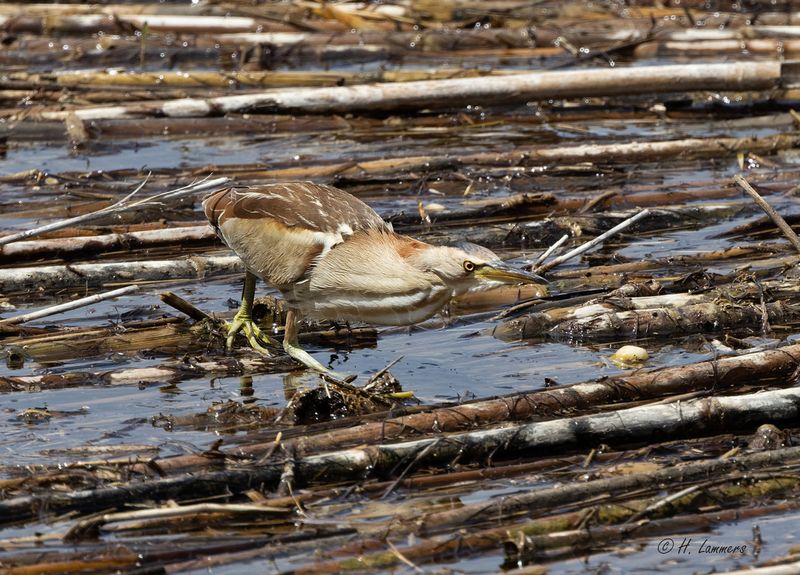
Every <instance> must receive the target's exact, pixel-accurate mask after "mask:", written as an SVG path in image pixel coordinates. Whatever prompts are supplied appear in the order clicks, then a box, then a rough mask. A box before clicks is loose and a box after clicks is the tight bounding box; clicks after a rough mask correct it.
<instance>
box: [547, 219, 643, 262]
mask: <svg viewBox="0 0 800 575" xmlns="http://www.w3.org/2000/svg"><path fill="white" fill-rule="evenodd" d="M649 214H650V210H646V209H645V210H642V211H641V212H639V213H638V214H636V215H635V216H632V217H630V218H628V219H627V220H625V221H624V222H620V223H619V224H617V225H616V226H614V227H613V228H611V229H610V230H608V231H607V232H605V233H602V234H600V235H599V236H597V237H596V238H594V239H593V240H589V241H588V242H586V243H585V244H582V245H580V246H578V247H577V248H575V249H574V250H572V251H571V252H567V253H565V254H564V255H563V256H558V257H557V258H553V259H552V260H550V261H549V262H547V263H546V264H542V265H540V266H539V267H538V268H535V269H534V270H533V271H534V272H536V273H542V272H546V271H547V270H550V269H552V268H554V267H556V266H558V265H561V264H563V263H564V262H565V261H567V260H571V259H572V258H574V257H575V256H579V255H581V254H582V253H583V252H587V251H589V250H590V249H592V248H593V247H594V246H596V245H597V244H600V243H602V242H604V241H605V240H607V239H608V238H610V237H611V236H613V235H614V234H616V233H617V232H620V231H622V230H624V229H625V228H627V227H628V226H630V225H631V224H634V223H636V222H637V221H639V220H641V219H642V218H643V217H645V216H647V215H649Z"/></svg>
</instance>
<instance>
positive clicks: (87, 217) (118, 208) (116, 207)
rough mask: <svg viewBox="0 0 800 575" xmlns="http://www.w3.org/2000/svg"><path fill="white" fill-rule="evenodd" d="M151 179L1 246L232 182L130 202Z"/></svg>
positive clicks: (220, 180) (199, 185) (0, 239)
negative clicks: (91, 209)
mask: <svg viewBox="0 0 800 575" xmlns="http://www.w3.org/2000/svg"><path fill="white" fill-rule="evenodd" d="M149 177H150V176H149V174H148V177H147V178H145V180H144V181H143V182H142V183H141V184H139V185H138V186H136V189H134V190H133V191H132V192H131V193H130V194H128V195H127V196H125V197H124V198H122V199H121V200H119V201H118V202H116V203H114V204H112V205H110V206H106V207H105V208H102V209H99V210H97V211H95V212H91V213H88V214H83V215H80V216H75V217H74V218H69V219H66V220H59V221H57V222H52V223H50V224H46V225H44V226H39V227H38V228H33V229H30V230H25V231H22V232H19V233H16V234H11V235H8V236H3V237H0V246H4V245H6V244H10V243H11V242H16V241H19V240H23V239H26V238H30V237H33V236H38V235H40V234H43V233H45V232H52V231H54V230H60V229H63V228H68V227H70V226H74V225H75V224H79V223H84V222H87V221H91V220H95V219H97V218H100V217H102V216H107V215H109V214H116V213H119V212H124V211H127V210H131V209H133V208H140V207H142V206H151V205H161V203H162V202H161V201H162V200H172V199H175V198H177V197H180V196H185V195H189V194H193V193H196V192H200V191H204V190H208V189H210V188H216V187H218V186H221V185H223V184H226V183H227V182H229V181H230V178H214V179H213V180H210V179H209V177H210V176H208V177H206V178H204V179H202V180H200V181H199V182H196V183H192V184H189V185H187V186H183V187H182V188H176V189H174V190H167V191H166V192H161V193H158V194H154V195H152V196H147V197H146V198H142V199H140V200H137V201H135V202H132V201H130V200H131V198H132V197H133V196H135V195H136V194H137V193H138V192H139V191H141V189H142V188H143V187H144V185H145V184H146V183H147V179H148V178H149Z"/></svg>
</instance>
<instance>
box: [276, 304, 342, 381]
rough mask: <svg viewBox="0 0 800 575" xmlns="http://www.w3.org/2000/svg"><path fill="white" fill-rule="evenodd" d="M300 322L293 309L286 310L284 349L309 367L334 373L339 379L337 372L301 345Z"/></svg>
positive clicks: (322, 371) (321, 371)
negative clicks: (299, 335)
mask: <svg viewBox="0 0 800 575" xmlns="http://www.w3.org/2000/svg"><path fill="white" fill-rule="evenodd" d="M299 323H300V322H299V318H298V317H297V314H296V313H295V312H294V311H293V310H289V311H288V312H286V327H285V329H284V330H283V349H285V350H286V353H288V354H289V356H290V357H292V358H294V359H296V360H297V361H299V362H300V363H302V364H303V365H305V366H306V367H308V368H309V369H313V370H314V371H318V372H320V373H325V374H328V375H333V376H334V377H336V378H337V379H338V374H335V373H334V372H333V371H331V370H330V369H328V368H327V367H325V366H324V365H322V364H321V363H320V362H318V361H317V360H316V359H314V358H313V357H311V356H310V355H309V354H308V352H306V351H305V350H304V349H302V348H301V347H300V343H299V342H298V341H297V330H298V324H299Z"/></svg>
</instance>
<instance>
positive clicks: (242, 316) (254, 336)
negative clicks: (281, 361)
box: [225, 272, 279, 355]
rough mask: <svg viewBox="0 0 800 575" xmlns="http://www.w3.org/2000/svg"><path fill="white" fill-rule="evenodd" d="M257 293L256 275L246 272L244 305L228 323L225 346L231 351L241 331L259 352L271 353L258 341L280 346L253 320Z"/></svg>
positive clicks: (243, 291)
mask: <svg viewBox="0 0 800 575" xmlns="http://www.w3.org/2000/svg"><path fill="white" fill-rule="evenodd" d="M255 294H256V276H254V275H253V274H251V273H250V272H246V273H245V276H244V289H243V290H242V305H240V306H239V311H237V312H236V315H235V316H233V321H232V322H231V323H229V324H228V337H227V339H226V340H225V347H226V348H227V349H228V351H230V350H231V349H233V340H234V338H235V337H236V334H237V333H238V332H239V331H241V332H242V333H244V336H245V337H246V338H247V341H248V343H250V345H251V347H252V348H253V349H254V350H256V351H257V352H259V353H263V354H265V355H269V354H270V352H269V350H268V349H267V348H265V347H264V346H262V345H261V343H260V342H259V341H258V340H259V339H260V340H261V341H266V342H268V343H269V344H270V345H274V346H276V347H277V346H278V345H279V344H278V342H277V341H275V340H274V339H272V338H271V337H269V336H268V335H267V334H265V333H264V332H263V331H261V329H260V328H259V327H258V326H257V325H256V324H255V322H254V321H253V315H252V313H253V299H254V298H255Z"/></svg>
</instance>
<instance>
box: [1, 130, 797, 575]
mask: <svg viewBox="0 0 800 575" xmlns="http://www.w3.org/2000/svg"><path fill="white" fill-rule="evenodd" d="M584 127H585V128H586V130H588V131H589V132H590V136H589V139H591V140H593V141H602V142H615V141H629V140H631V139H635V138H641V139H659V138H664V137H667V136H669V137H688V136H707V135H708V133H709V130H710V129H711V131H712V132H714V129H713V128H714V126H713V125H711V124H709V123H708V122H696V123H691V122H684V123H683V124H682V125H681V126H680V129H678V130H675V129H673V126H670V125H668V124H660V123H652V122H651V123H644V124H634V125H630V124H625V123H624V122H619V123H617V124H614V123H611V122H607V121H606V122H602V123H600V124H598V125H592V124H591V123H586V124H585V126H584ZM785 130H786V128H785V127H781V126H776V127H774V128H758V129H752V128H744V129H740V130H738V131H731V130H727V131H724V130H721V129H720V131H724V133H725V135H729V136H742V137H744V136H765V135H771V134H774V133H781V132H782V131H785ZM512 132H513V137H507V136H512ZM543 132H551V133H554V134H555V137H556V138H557V139H558V140H559V141H564V142H565V143H566V142H570V141H571V142H573V143H574V142H581V141H584V140H586V139H587V138H586V136H582V135H580V134H577V133H575V131H574V130H564V129H562V128H561V127H559V126H553V127H549V126H534V127H530V128H523V129H519V126H516V127H515V126H512V125H509V126H506V127H502V128H497V127H491V128H486V129H485V130H471V131H467V130H465V131H463V133H458V132H456V133H455V134H449V135H447V136H439V135H437V134H436V133H435V132H431V133H429V134H425V133H419V134H415V137H414V138H393V137H387V138H385V139H383V140H381V141H378V142H376V141H369V140H366V139H362V138H360V137H358V136H353V137H349V136H348V135H347V134H330V135H323V136H313V137H312V136H308V135H303V134H299V135H287V136H285V137H282V138H280V139H278V138H274V139H272V138H264V139H254V138H250V137H226V138H224V139H223V140H219V141H214V140H208V139H176V138H162V139H157V140H153V141H147V142H134V141H124V140H122V141H116V142H113V143H112V144H109V145H100V144H92V145H91V147H90V149H89V151H80V152H70V151H69V150H68V149H67V147H66V146H65V145H64V143H63V142H56V143H53V144H50V145H48V144H42V143H36V144H29V143H15V144H14V145H12V146H11V147H10V148H9V150H8V153H7V155H6V156H5V158H3V159H0V175H3V174H12V173H17V172H20V171H23V170H29V169H38V170H42V171H46V172H50V173H58V172H69V171H78V172H83V171H90V170H91V171H96V170H104V171H106V170H116V169H123V168H135V169H140V170H143V171H146V169H147V168H148V167H151V168H156V167H158V168H176V167H187V168H188V167H200V166H204V165H207V164H218V165H224V164H229V163H236V164H242V163H255V164H263V165H270V164H272V163H278V162H291V161H293V160H294V161H296V162H297V163H298V164H302V163H303V162H310V163H313V162H325V161H336V160H340V159H342V158H356V159H359V158H363V157H390V156H392V155H413V154H424V153H438V152H440V151H441V149H442V146H448V148H446V149H450V150H454V151H457V152H458V153H460V154H464V153H470V152H485V151H490V150H504V149H508V148H510V147H513V146H514V145H523V144H526V143H535V142H536V141H537V140H536V137H537V134H541V133H543ZM715 133H716V132H715ZM295 158H297V159H296V160H295ZM737 170H738V166H737V165H736V160H735V159H734V158H726V159H725V160H723V161H719V162H713V161H708V162H689V163H685V164H681V165H680V166H676V167H675V168H674V169H673V170H669V169H665V170H663V171H661V172H659V173H657V174H653V175H652V178H653V180H655V181H664V182H667V184H669V185H674V186H675V187H676V188H680V186H681V185H682V184H685V183H688V182H693V181H696V180H701V179H707V180H720V181H721V180H724V179H728V178H730V176H731V175H732V174H733V173H735V172H736V171H737ZM649 176H650V175H649V174H647V173H642V174H641V177H642V180H645V181H646V180H647V178H648V177H649ZM531 183H532V184H535V183H536V180H535V177H534V178H532V179H531ZM596 183H597V188H596V189H597V191H598V192H600V191H602V190H603V187H604V183H605V181H604V180H603V178H602V177H600V176H598V178H597V180H596ZM508 191H509V188H508V186H507V185H506V182H504V181H503V180H500V181H498V182H497V183H496V185H495V186H494V188H493V193H494V194H497V195H500V194H503V193H508ZM29 192H30V190H29V189H27V188H24V187H22V186H17V185H10V184H9V185H2V186H0V200H1V201H11V200H13V201H17V200H19V201H24V200H25V199H27V195H28V194H29ZM421 197H422V199H424V200H425V201H448V200H449V201H451V202H453V203H456V202H457V201H458V200H460V198H445V199H444V200H440V198H439V197H438V196H437V195H436V194H435V193H431V192H430V191H428V193H426V194H425V195H423V196H421ZM412 199H415V198H413V196H412V197H411V198H409V197H405V198H402V199H400V200H396V199H394V198H393V197H392V195H391V194H390V193H387V194H384V195H381V196H380V197H379V198H377V200H376V201H374V202H373V205H375V206H376V207H377V208H378V209H380V210H381V211H382V212H390V211H393V210H401V209H405V210H411V211H412V212H413V211H414V210H415V209H416V205H415V202H414V201H412ZM775 205H776V207H791V206H793V205H795V202H794V201H793V199H791V198H785V199H783V200H781V201H778V202H777V203H776V204H775ZM755 217H758V216H757V215H755V213H754V212H753V211H752V209H745V210H743V211H742V212H741V213H740V214H738V215H737V216H735V217H731V218H729V219H727V220H723V221H720V222H718V223H715V224H714V225H710V226H703V225H702V223H701V224H699V226H698V227H700V228H701V229H699V230H698V229H696V228H688V229H676V230H671V231H667V232H662V233H659V234H656V235H641V236H640V237H635V236H627V237H626V236H623V238H620V239H615V240H614V241H613V242H610V244H609V245H610V247H606V248H603V249H613V250H614V251H616V252H617V253H618V254H619V255H620V256H624V257H626V258H631V259H634V260H635V259H640V258H645V257H648V258H649V257H652V258H663V257H668V256H671V255H685V254H692V253H698V252H703V251H708V250H714V249H722V248H725V247H730V246H731V245H733V244H734V243H735V242H733V241H732V240H729V239H725V238H722V239H713V238H712V236H714V235H716V234H719V233H721V232H723V231H726V230H728V229H730V228H731V227H733V226H735V225H739V224H741V223H743V222H745V221H749V220H751V219H754V218H755ZM31 223H32V222H31V221H30V220H27V219H20V218H15V217H14V214H13V212H12V213H8V214H6V215H5V216H3V218H2V219H0V225H2V227H3V228H23V227H25V226H28V225H31ZM208 253H209V254H210V253H223V252H222V251H220V250H219V249H218V248H213V249H209V250H208ZM537 254H538V250H536V249H528V250H519V249H514V250H509V251H508V252H507V255H513V256H515V257H516V258H517V259H516V261H517V262H520V263H521V262H524V261H526V260H529V259H531V258H533V257H535V256H536V255H537ZM578 265H580V264H578V263H577V262H573V263H571V264H569V265H567V266H565V268H566V269H569V268H570V267H575V266H578ZM734 265H738V264H731V265H730V266H729V265H727V264H721V265H720V267H719V268H714V271H719V272H728V271H730V269H732V266H734ZM554 287H555V288H556V289H577V288H579V287H580V285H579V282H574V283H573V284H567V283H565V284H563V285H562V284H559V285H556V286H554ZM168 288H169V289H171V290H172V291H174V292H175V293H177V294H178V295H181V296H183V297H185V298H187V299H189V300H190V301H192V302H194V303H196V304H197V305H199V306H200V307H202V308H203V309H204V310H206V311H209V312H227V311H229V310H230V309H231V306H230V302H229V300H238V298H239V297H240V290H241V280H240V279H239V278H229V279H214V280H210V281H204V282H184V283H177V284H175V283H171V284H169V286H168ZM163 289H164V288H163V286H154V287H143V288H142V290H141V291H140V292H139V293H137V294H136V295H133V296H126V297H123V298H120V299H118V300H116V301H113V302H106V303H101V304H97V305H94V306H91V307H89V308H86V309H82V310H78V311H75V312H70V313H66V314H62V315H59V316H56V317H52V318H47V319H44V320H40V321H37V322H32V323H31V325H38V326H47V325H54V324H58V325H72V326H89V325H108V324H111V323H114V322H118V321H119V320H120V319H121V317H122V314H125V313H134V312H139V313H137V315H138V316H141V317H142V318H147V317H159V316H160V315H162V314H163V313H170V314H171V313H173V311H172V310H171V309H169V308H165V307H164V306H163V304H161V302H160V300H159V298H158V293H159V292H160V291H162V290H163ZM264 293H268V291H267V290H266V289H264V286H259V294H264ZM51 299H52V298H47V299H46V301H43V299H42V298H36V299H35V300H29V301H25V300H19V299H15V300H13V303H15V304H17V305H18V306H19V309H20V310H22V309H28V308H30V309H36V308H38V307H43V306H45V305H49V304H51V303H53V302H52V301H50V300H51ZM446 323H448V325H444V324H443V323H442V322H436V323H435V324H429V325H427V326H426V327H416V328H411V329H408V330H398V329H387V330H382V331H381V333H380V335H379V337H378V340H377V345H376V346H375V347H374V348H359V349H353V350H348V349H331V348H325V347H313V346H310V347H309V351H311V352H312V353H313V354H314V356H315V357H316V358H318V359H319V360H320V361H322V362H323V363H325V364H328V365H330V366H331V367H332V368H333V369H335V370H336V371H339V372H345V373H353V374H357V375H358V376H359V381H363V380H365V379H366V378H367V377H368V376H369V375H370V374H371V373H374V372H375V371H376V370H378V369H380V368H382V367H384V366H385V365H386V364H388V363H389V362H390V361H392V360H394V359H396V358H397V357H398V356H403V359H402V360H401V361H400V362H399V363H398V364H397V365H396V366H394V367H393V368H392V370H391V371H392V373H393V374H394V375H395V376H396V377H397V378H398V379H399V380H400V382H401V383H402V385H403V388H404V389H406V390H413V391H414V392H415V394H416V396H417V398H418V399H419V401H420V402H422V403H425V404H430V403H439V402H458V401H462V400H467V399H471V398H474V397H488V396H495V395H503V394H509V393H515V392H520V391H527V390H537V389H542V388H543V387H544V385H545V378H548V379H551V380H554V381H556V382H557V383H559V384H568V383H573V382H578V381H583V380H591V379H595V378H598V377H602V376H608V375H613V374H617V373H620V372H621V371H623V370H621V369H619V368H617V367H615V366H614V365H613V364H611V363H610V362H609V361H608V357H609V356H610V355H611V353H612V352H613V347H614V346H615V344H608V345H577V344H571V343H566V342H553V341H540V342H530V343H513V342H505V341H500V340H498V339H494V338H493V337H491V336H490V335H489V334H488V332H489V331H490V329H491V328H492V326H494V325H495V323H494V322H492V321H491V320H488V319H486V316H481V319H479V320H469V321H468V322H464V321H459V320H457V319H456V318H450V319H449V321H448V322H446ZM642 345H643V346H644V347H646V348H647V349H648V351H649V352H650V354H651V359H650V362H649V364H648V365H649V366H654V367H655V366H670V365H680V364H685V363H691V362H694V361H698V360H700V359H705V358H708V357H711V355H712V354H711V353H710V352H709V351H707V350H705V349H702V348H701V349H700V350H699V351H698V346H696V345H694V344H692V345H687V346H684V345H683V342H682V341H680V340H678V341H667V342H665V341H663V340H661V341H659V340H647V341H644V342H642ZM165 359H166V358H164V357H144V356H139V355H126V354H115V355H112V356H110V357H100V358H76V359H75V360H73V361H69V362H65V363H63V364H60V365H49V366H41V365H37V364H35V363H28V364H26V365H25V366H24V367H23V368H21V369H10V368H8V367H6V366H0V375H16V376H19V375H31V374H41V373H46V372H48V371H51V372H56V373H60V372H78V371H80V372H103V371H109V370H114V369H120V368H122V367H145V366H151V365H158V364H159V363H161V362H163V361H164V360H165ZM296 379H297V376H296V375H286V374H269V375H254V376H253V377H252V389H250V388H248V387H247V385H250V382H249V381H244V380H243V379H242V378H239V377H211V376H208V377H200V378H193V379H186V380H182V381H180V382H179V383H176V384H170V385H162V386H159V385H148V386H141V387H137V386H128V385H126V386H87V387H78V388H72V389H64V390H53V391H46V392H41V393H12V394H5V395H0V414H2V417H0V437H2V440H0V453H1V454H2V457H1V458H0V461H2V465H3V469H0V477H2V476H8V474H9V473H10V472H12V471H13V468H14V467H15V466H27V465H34V464H42V463H48V464H56V463H67V462H70V461H75V460H80V459H84V458H87V457H90V456H87V455H86V454H85V453H82V452H80V451H79V450H77V448H80V447H83V446H87V445H89V446H113V445H128V446H142V445H146V446H152V447H155V448H157V449H158V453H159V456H161V457H166V456H170V455H175V454H181V453H192V452H195V453H196V452H201V451H203V450H205V449H207V448H208V447H209V445H210V444H212V443H213V442H214V441H215V440H216V439H218V438H219V434H218V432H215V431H204V430H195V429H190V428H188V427H179V428H176V429H174V430H169V429H166V428H164V427H163V426H158V425H154V424H153V421H152V420H153V418H155V417H157V416H159V415H161V414H164V415H172V416H180V415H191V414H196V413H204V412H205V411H206V409H207V408H208V407H209V405H211V404H212V403H213V402H223V401H226V400H231V399H232V400H237V401H241V400H243V399H244V398H245V397H247V399H248V400H249V401H254V402H256V403H258V404H259V405H264V406H274V407H282V406H283V405H285V402H286V399H287V394H289V395H290V394H291V393H292V391H291V390H292V387H291V386H293V385H294V384H295V383H296V381H295V380H296ZM301 380H302V378H301ZM42 407H46V408H48V409H49V410H50V412H51V417H49V418H46V419H44V420H41V421H36V422H30V421H26V420H23V419H21V418H20V417H19V414H21V413H22V412H23V411H24V410H26V409H32V408H42ZM244 436H245V434H244V433H240V434H239V437H238V438H237V439H242V438H243V437H244ZM226 439H227V438H226ZM520 488H530V486H523V487H520V486H518V485H514V484H513V482H507V483H505V484H504V483H501V482H495V483H494V484H492V485H491V487H489V486H484V487H483V488H479V489H478V490H476V491H469V490H467V491H466V492H465V493H464V494H462V495H461V496H460V500H461V501H462V502H470V501H479V500H484V499H487V498H491V497H494V496H497V495H499V494H502V493H506V492H513V491H514V490H516V489H520ZM397 497H398V498H401V497H402V496H400V495H398V496H397ZM792 518H794V519H796V518H797V517H796V515H792V516H791V517H789V516H786V517H784V516H779V517H770V518H764V520H759V521H758V523H759V524H760V525H761V526H762V533H763V534H764V540H765V541H766V542H767V545H766V546H765V549H764V552H763V554H762V558H765V556H767V555H769V556H775V555H779V554H780V553H783V552H785V551H786V550H787V548H788V546H789V545H790V544H791V543H792V541H793V539H794V538H795V536H798V535H800V534H798V532H797V530H795V529H794V528H793V527H792V525H793V524H792V522H791V519H792ZM752 523H754V521H744V522H741V523H734V524H729V525H722V526H720V527H719V528H718V529H716V530H715V532H714V534H713V536H714V537H715V539H718V540H719V541H721V542H724V543H726V544H727V543H731V544H734V543H735V542H739V541H743V540H744V541H746V540H747V539H746V538H747V537H748V536H749V529H750V525H752ZM36 529H37V530H40V531H41V530H42V527H41V526H36ZM29 532H30V528H14V529H8V530H5V531H4V532H3V536H5V537H12V536H15V535H22V534H27V533H29ZM692 537H694V536H692ZM656 544H657V542H654V541H645V542H640V543H639V542H635V541H634V542H631V543H629V544H628V545H627V546H626V547H625V549H624V551H614V552H613V553H608V554H595V555H592V556H591V557H590V558H589V559H588V560H586V561H584V560H577V559H576V560H572V561H567V562H564V563H561V564H560V565H559V569H560V570H559V572H564V573H586V572H594V571H595V570H596V569H603V568H607V569H608V572H619V573H634V572H637V573H648V572H662V571H663V572H666V571H669V572H675V573H691V572H695V571H697V570H702V569H708V568H710V567H712V566H715V567H718V568H722V567H725V568H730V567H733V566H735V565H739V564H740V562H741V561H740V560H739V559H736V558H730V557H713V559H712V558H708V557H700V556H699V555H697V556H691V557H685V556H681V557H661V556H660V555H659V554H658V553H657V552H656V551H655V547H654V546H655V545H656ZM501 562H502V557H501V556H500V555H499V554H497V553H495V554H487V555H483V556H481V557H480V558H477V559H465V560H462V561H459V562H457V563H456V564H455V565H454V566H455V567H457V569H458V570H459V571H461V572H465V573H482V572H487V571H490V570H496V569H497V568H498V566H499V564H500V563H501ZM284 563H285V562H284ZM742 564H747V563H746V562H744V563H742ZM278 565H279V566H282V567H288V566H289V565H288V564H283V563H281V562H280V561H279V563H278ZM248 566H252V567H256V568H259V569H272V567H273V564H272V563H271V562H269V561H258V562H253V563H251V564H250V565H248ZM242 568H244V564H237V565H236V566H232V567H230V568H219V569H215V570H214V572H215V573H235V572H240V570H241V569H242Z"/></svg>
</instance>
